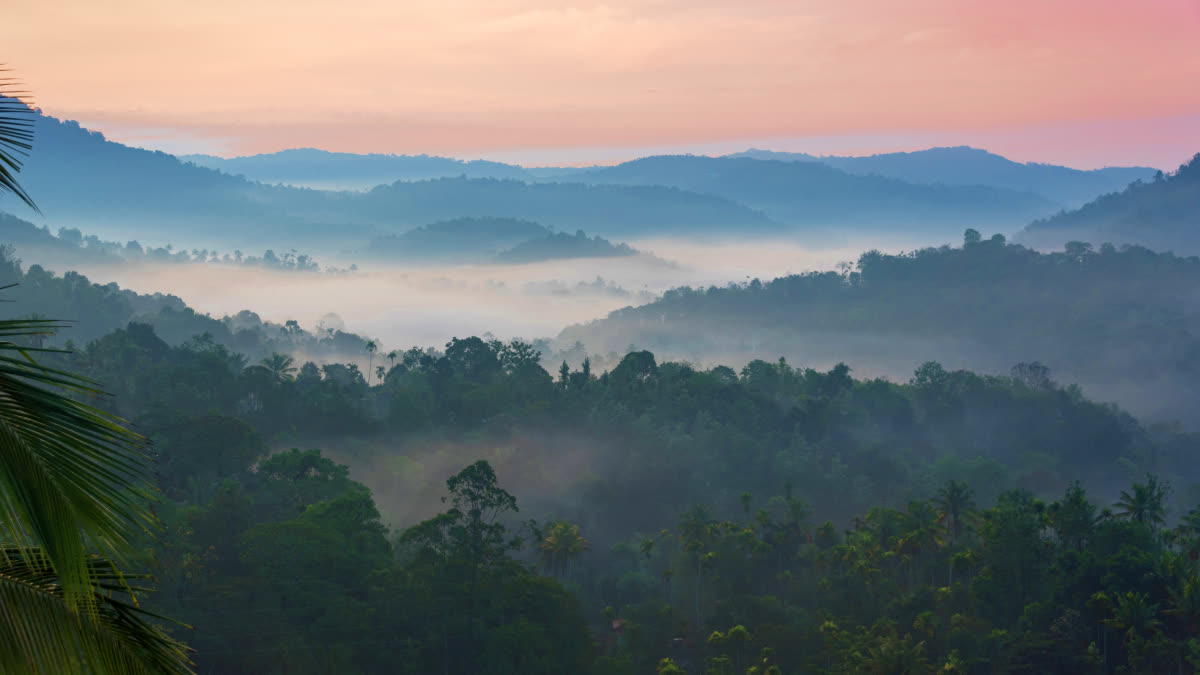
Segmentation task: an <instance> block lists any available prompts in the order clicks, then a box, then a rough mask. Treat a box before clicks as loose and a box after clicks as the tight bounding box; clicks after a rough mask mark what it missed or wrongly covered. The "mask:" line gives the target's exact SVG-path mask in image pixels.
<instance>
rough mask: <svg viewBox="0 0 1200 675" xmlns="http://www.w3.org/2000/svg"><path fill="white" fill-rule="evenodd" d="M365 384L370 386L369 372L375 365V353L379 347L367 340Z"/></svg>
mask: <svg viewBox="0 0 1200 675" xmlns="http://www.w3.org/2000/svg"><path fill="white" fill-rule="evenodd" d="M366 349H367V356H368V359H367V384H368V385H369V384H371V371H372V368H373V366H374V365H375V351H376V350H377V349H379V345H378V344H376V343H375V341H374V340H367V346H366Z"/></svg>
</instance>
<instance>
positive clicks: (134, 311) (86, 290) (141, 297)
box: [0, 245, 366, 359]
mask: <svg viewBox="0 0 1200 675" xmlns="http://www.w3.org/2000/svg"><path fill="white" fill-rule="evenodd" d="M9 285H12V286H13V287H12V288H9V289H8V290H6V291H4V294H3V296H0V300H3V302H0V318H16V317H28V316H32V315H37V316H40V317H46V318H52V319H59V320H62V321H64V322H67V328H65V329H63V330H61V331H59V334H58V335H57V336H55V337H54V338H51V340H50V342H49V343H48V345H49V346H56V347H62V346H64V345H65V344H66V342H67V341H71V342H73V343H74V344H75V345H77V346H83V345H86V344H87V343H88V342H89V341H92V340H95V339H97V338H100V337H101V336H103V335H105V334H107V333H110V332H111V331H114V330H119V329H123V328H125V327H126V326H127V325H128V324H129V323H130V322H136V323H141V324H146V325H148V326H150V327H151V328H152V329H153V331H155V332H157V334H158V335H159V336H160V337H161V339H162V340H164V341H165V342H166V343H167V344H170V345H191V347H192V348H194V349H197V350H199V351H207V350H210V349H213V350H228V351H233V352H237V353H240V354H242V355H244V357H246V358H250V359H258V358H261V357H264V356H269V355H270V354H272V353H273V352H276V351H279V352H291V351H303V352H305V353H307V354H312V355H314V356H327V357H330V356H339V357H340V356H346V355H352V356H358V355H360V354H362V353H363V346H364V345H365V344H366V340H365V339H364V338H362V337H359V336H358V335H354V334H351V333H346V332H343V331H340V330H323V329H317V330H314V331H312V332H309V331H306V330H304V329H303V328H301V327H300V326H299V325H296V324H291V325H287V326H281V325H279V324H276V323H271V322H269V321H263V320H262V319H261V318H260V317H259V316H258V315H257V314H255V313H254V312H251V311H248V310H243V311H241V312H238V313H237V314H235V315H233V316H226V317H222V318H214V317H211V316H209V315H207V314H202V313H198V312H196V311H195V310H193V309H192V308H191V307H188V306H187V304H186V303H184V302H183V300H181V299H180V298H179V297H177V296H175V295H170V294H164V293H154V294H141V293H136V292H134V291H131V290H128V289H123V288H121V287H120V286H118V285H117V284H115V283H109V284H98V283H93V282H92V281H90V280H89V279H88V278H87V277H86V276H84V275H82V274H80V273H78V272H72V271H67V272H64V273H62V274H56V273H55V272H54V271H52V270H49V269H46V268H45V267H43V266H42V265H40V264H36V263H33V264H29V265H27V266H25V265H22V263H21V261H20V260H19V259H18V258H17V257H16V256H15V254H14V252H13V249H12V248H11V246H8V245H0V286H9ZM196 338H200V339H199V341H197V340H196ZM228 351H227V352H226V353H228Z"/></svg>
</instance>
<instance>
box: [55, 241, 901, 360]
mask: <svg viewBox="0 0 1200 675" xmlns="http://www.w3.org/2000/svg"><path fill="white" fill-rule="evenodd" d="M630 244H631V245H632V246H634V247H635V248H637V249H638V250H641V251H644V252H647V253H650V254H653V256H654V257H649V256H635V257H629V258H581V259H573V260H559V261H553V262H542V263H533V264H523V265H500V264H461V265H428V266H421V265H404V266H400V265H396V266H388V265H379V264H362V263H360V262H357V261H353V260H325V259H322V258H321V257H320V256H319V255H316V256H314V257H317V258H318V260H320V261H321V262H322V263H323V264H326V265H329V264H332V265H335V266H338V267H345V266H348V265H349V264H351V263H356V262H357V264H358V266H359V270H358V271H357V272H354V273H350V274H342V275H339V274H324V273H303V272H285V271H274V270H269V269H263V268H256V267H241V266H236V265H220V264H180V263H143V264H137V265H107V264H100V265H89V264H77V265H73V266H72V267H73V268H74V269H77V270H78V271H80V272H82V273H83V274H85V275H87V276H88V277H89V278H90V279H92V281H95V282H100V283H108V282H116V283H117V284H119V285H120V286H122V287H124V288H130V289H132V290H135V291H138V292H141V293H154V292H163V293H171V294H174V295H177V296H179V297H180V298H182V299H183V300H184V301H185V302H187V303H188V305H190V306H191V307H193V308H194V309H196V310H197V311H199V312H205V313H208V314H211V315H213V316H215V317H219V316H223V315H226V314H234V313H237V312H239V311H241V310H243V309H249V310H251V311H254V312H256V313H258V314H259V315H260V316H261V317H262V318H263V319H264V320H272V321H276V322H283V321H286V320H288V319H295V320H297V321H299V322H300V323H301V325H303V326H305V327H307V328H312V327H315V326H316V325H317V324H318V323H319V322H321V321H322V320H325V321H326V322H327V323H328V322H329V319H328V318H327V317H326V315H328V314H330V313H334V314H336V315H337V316H338V317H339V318H340V319H341V321H342V322H343V323H344V326H345V330H347V331H350V332H354V333H359V334H362V335H365V336H369V337H372V338H377V339H379V340H381V341H382V342H383V343H384V345H385V346H386V347H387V348H388V349H396V348H407V347H410V346H414V345H416V346H437V347H440V346H441V345H442V344H444V343H445V342H447V341H448V340H449V339H450V338H451V337H465V336H468V335H483V334H485V333H491V334H492V335H494V336H496V337H498V338H501V339H509V338H513V337H521V338H525V339H533V338H539V337H554V336H555V335H557V334H558V333H559V331H560V330H562V328H564V327H565V326H567V325H570V324H574V323H580V322H584V321H588V320H591V319H595V318H599V317H603V316H605V315H606V314H607V313H608V312H610V311H612V310H614V309H619V308H621V307H626V306H629V305H639V304H643V303H646V302H649V301H651V300H653V299H654V298H656V297H657V296H658V295H660V294H661V293H662V292H663V291H665V290H667V289H670V288H674V287H677V286H681V285H692V286H697V285H710V284H726V283H729V282H744V281H747V280H749V279H752V278H760V279H764V280H767V279H771V278H774V277H777V276H781V275H785V274H789V273H800V272H806V271H811V270H825V269H833V268H835V267H836V266H837V264H838V263H839V262H843V261H854V260H856V259H857V258H858V256H859V254H861V253H862V251H863V250H864V248H865V247H863V246H851V245H822V246H813V245H802V244H800V243H797V242H795V241H762V240H759V241H742V242H735V241H696V240H680V239H652V240H642V241H631V242H630ZM872 247H877V246H872ZM901 248H904V247H902V246H898V245H897V246H894V247H889V248H888V249H887V250H900V249H901ZM908 248H912V245H910V246H908ZM317 253H319V252H317ZM47 266H48V267H51V268H52V269H56V271H59V272H61V271H63V270H62V269H58V268H57V267H56V266H52V265H47Z"/></svg>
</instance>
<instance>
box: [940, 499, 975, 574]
mask: <svg viewBox="0 0 1200 675" xmlns="http://www.w3.org/2000/svg"><path fill="white" fill-rule="evenodd" d="M934 503H935V504H937V506H938V509H939V511H940V513H941V519H942V522H943V523H945V526H946V533H947V534H949V535H950V542H949V544H950V556H949V558H950V561H949V569H950V571H949V574H948V582H949V583H950V584H951V585H953V584H954V546H955V544H957V543H958V540H959V538H960V537H962V533H963V518H964V517H966V515H967V514H968V513H969V512H970V511H971V509H973V508H974V507H975V501H974V499H973V496H972V493H971V488H969V487H967V484H966V483H963V482H960V481H956V480H951V481H949V482H947V483H946V484H945V485H943V486H942V487H941V489H939V490H938V494H937V498H936V499H935V500H934Z"/></svg>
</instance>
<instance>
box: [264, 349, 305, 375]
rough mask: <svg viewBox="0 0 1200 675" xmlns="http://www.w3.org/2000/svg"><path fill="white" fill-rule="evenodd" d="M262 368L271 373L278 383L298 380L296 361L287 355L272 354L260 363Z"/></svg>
mask: <svg viewBox="0 0 1200 675" xmlns="http://www.w3.org/2000/svg"><path fill="white" fill-rule="evenodd" d="M258 363H259V365H260V366H262V367H263V368H265V369H266V370H267V372H269V373H271V377H272V378H273V379H274V380H275V381H276V382H291V381H292V380H294V379H296V376H295V375H293V373H295V372H296V365H295V364H296V360H295V359H293V358H292V357H290V356H288V355H287V354H280V353H278V352H274V353H272V354H271V355H270V356H269V357H267V358H265V359H263V360H262V361H259V362H258Z"/></svg>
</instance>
